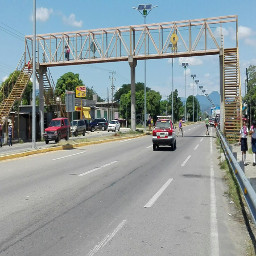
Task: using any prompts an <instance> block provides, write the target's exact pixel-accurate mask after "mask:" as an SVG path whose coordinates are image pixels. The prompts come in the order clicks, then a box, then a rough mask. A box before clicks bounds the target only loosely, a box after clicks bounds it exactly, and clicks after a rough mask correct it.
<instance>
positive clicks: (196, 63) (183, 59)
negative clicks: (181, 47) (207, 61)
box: [179, 57, 203, 66]
mask: <svg viewBox="0 0 256 256" xmlns="http://www.w3.org/2000/svg"><path fill="white" fill-rule="evenodd" d="M183 62H185V63H188V65H191V66H200V65H202V64H203V61H202V59H201V58H200V57H190V58H188V57H180V58H179V65H182V63H183Z"/></svg>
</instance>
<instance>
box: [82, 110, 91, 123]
mask: <svg viewBox="0 0 256 256" xmlns="http://www.w3.org/2000/svg"><path fill="white" fill-rule="evenodd" d="M90 110H91V108H90V107H83V114H84V118H85V119H87V120H91V119H92V118H91V115H90Z"/></svg>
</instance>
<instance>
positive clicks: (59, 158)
mask: <svg viewBox="0 0 256 256" xmlns="http://www.w3.org/2000/svg"><path fill="white" fill-rule="evenodd" d="M85 152H86V151H82V152H79V153H75V154H72V155H67V156H62V157H58V158H54V159H52V160H53V161H56V160H61V159H64V158H68V157H71V156H77V155H80V154H83V153H85Z"/></svg>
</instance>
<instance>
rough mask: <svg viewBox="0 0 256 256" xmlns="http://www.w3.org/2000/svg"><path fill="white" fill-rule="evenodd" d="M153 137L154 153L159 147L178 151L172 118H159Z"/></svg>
mask: <svg viewBox="0 0 256 256" xmlns="http://www.w3.org/2000/svg"><path fill="white" fill-rule="evenodd" d="M152 135H153V137H152V142H153V150H154V151H155V150H157V149H158V148H159V146H171V150H175V149H176V134H175V130H174V126H173V123H172V120H171V119H170V118H168V117H159V118H158V120H157V121H156V124H155V128H154V130H153V133H152Z"/></svg>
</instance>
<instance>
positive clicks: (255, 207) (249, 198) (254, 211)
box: [216, 127, 256, 224]
mask: <svg viewBox="0 0 256 256" xmlns="http://www.w3.org/2000/svg"><path fill="white" fill-rule="evenodd" d="M216 132H217V135H218V137H219V138H220V141H221V146H222V149H223V151H224V154H225V157H226V159H227V161H228V163H229V166H230V168H231V169H232V171H233V173H234V176H235V177H236V180H237V182H238V184H239V186H240V189H241V192H242V193H243V196H244V198H245V201H246V203H247V205H248V207H249V210H250V212H251V215H252V219H253V221H254V223H255V224H256V192H255V191H254V189H253V187H252V185H251V183H250V182H249V180H248V179H247V177H246V176H245V174H244V172H243V170H242V168H241V166H240V165H239V164H238V162H237V160H236V158H235V157H234V155H233V153H232V151H231V149H230V146H229V143H228V142H227V140H226V138H225V137H224V135H223V134H222V132H221V131H220V130H219V129H218V127H217V128H216Z"/></svg>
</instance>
